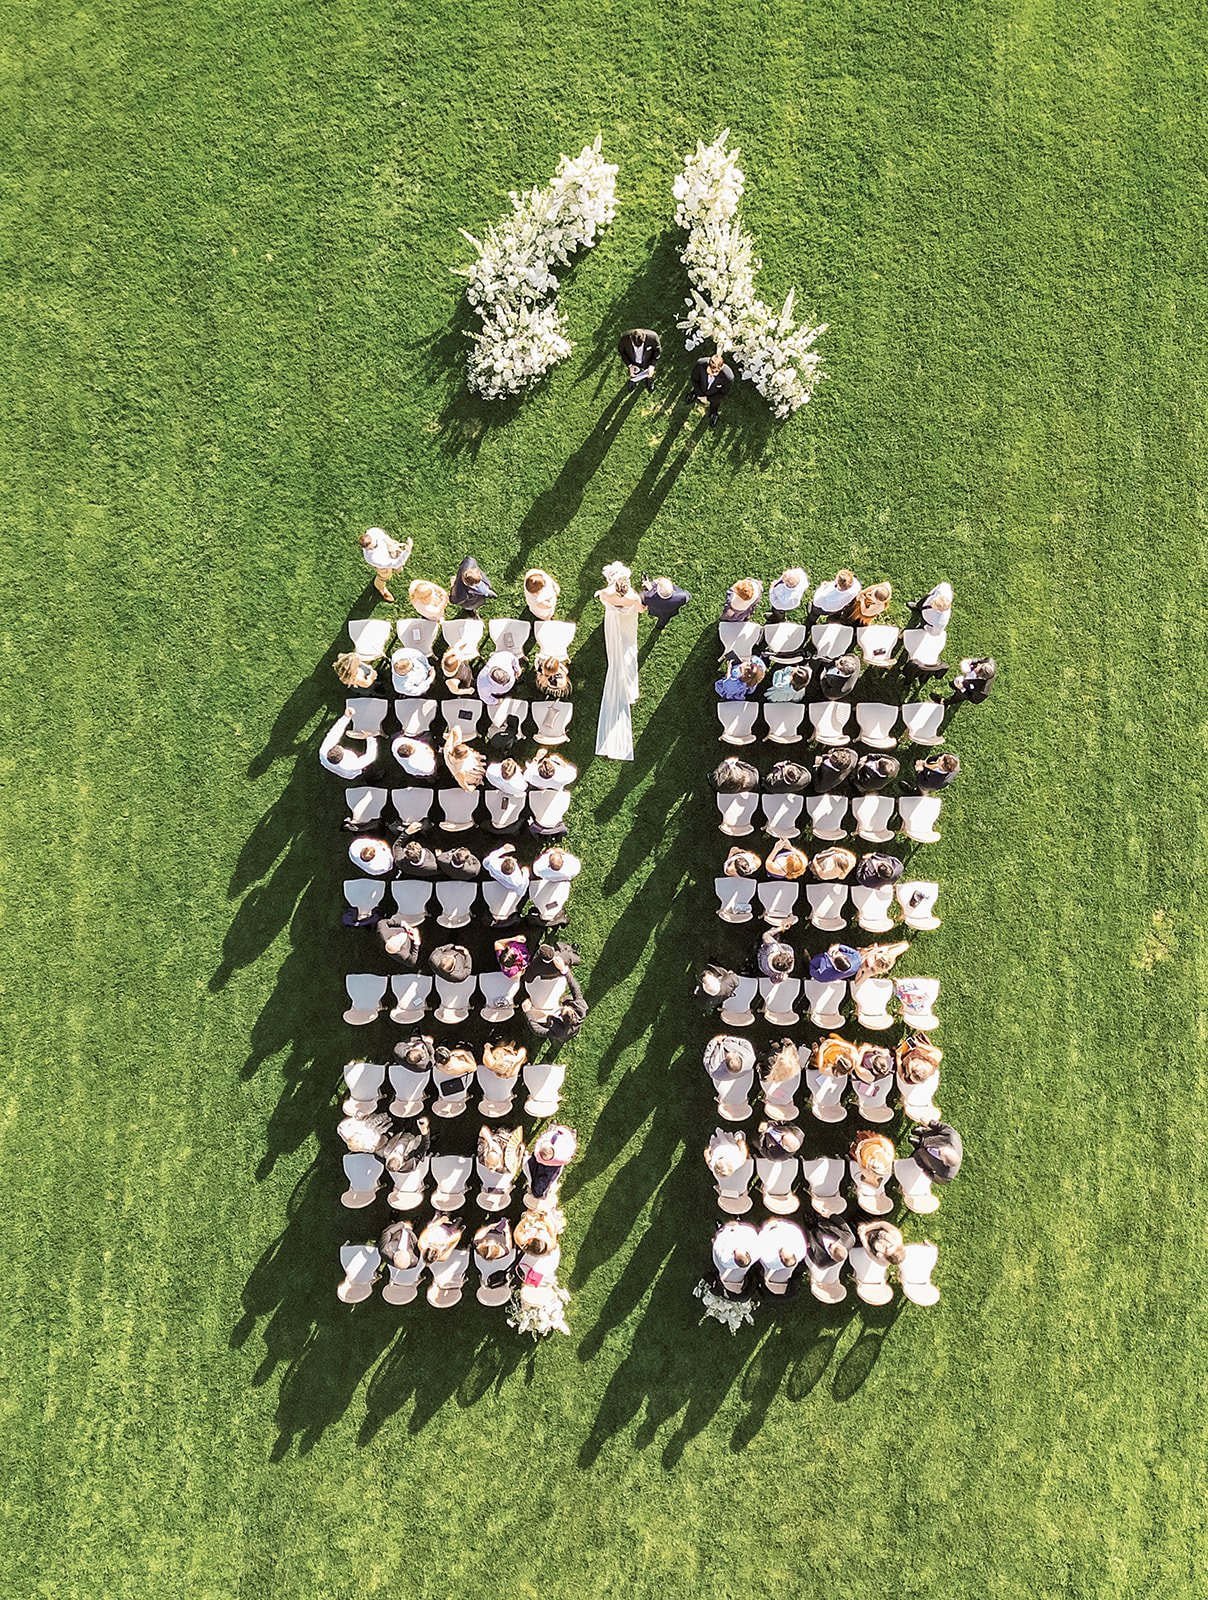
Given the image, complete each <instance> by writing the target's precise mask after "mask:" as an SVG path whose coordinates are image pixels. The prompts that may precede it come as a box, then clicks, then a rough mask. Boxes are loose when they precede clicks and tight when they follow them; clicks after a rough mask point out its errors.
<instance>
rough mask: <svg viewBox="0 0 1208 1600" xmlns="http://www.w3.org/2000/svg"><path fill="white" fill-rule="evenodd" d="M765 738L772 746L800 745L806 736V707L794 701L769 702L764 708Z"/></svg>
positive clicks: (766, 702)
mask: <svg viewBox="0 0 1208 1600" xmlns="http://www.w3.org/2000/svg"><path fill="white" fill-rule="evenodd" d="M763 721H764V727H765V729H766V732H765V734H764V737H765V738H766V739H767V740H768V741H769V743H771V744H800V743H801V741H802V739H804V737H805V735H804V733H803V732H802V723H803V722H804V721H805V706H804V705H802V704H799V703H797V702H795V701H792V700H768V701H765V703H764V707H763Z"/></svg>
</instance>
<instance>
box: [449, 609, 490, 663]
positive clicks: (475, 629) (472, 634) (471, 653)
mask: <svg viewBox="0 0 1208 1600" xmlns="http://www.w3.org/2000/svg"><path fill="white" fill-rule="evenodd" d="M440 628H441V632H442V633H443V634H444V636H445V646H446V648H447V649H449V650H456V651H457V654H458V655H459V656H460V657H461V659H462V660H463V661H473V659H474V657H475V656H476V655H477V654H478V653H479V651H480V649H481V647H482V636H483V634H484V633H485V632H486V628H487V625H486V623H485V622H484V621H483V620H482V618H481V617H456V618H453V619H450V618H449V617H446V618H445V620H444V621H443V622H442V623H441V625H440Z"/></svg>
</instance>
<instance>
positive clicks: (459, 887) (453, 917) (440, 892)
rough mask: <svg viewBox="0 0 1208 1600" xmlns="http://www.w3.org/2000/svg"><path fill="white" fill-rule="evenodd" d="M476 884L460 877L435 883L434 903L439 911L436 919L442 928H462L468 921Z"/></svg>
mask: <svg viewBox="0 0 1208 1600" xmlns="http://www.w3.org/2000/svg"><path fill="white" fill-rule="evenodd" d="M477 897H478V885H477V884H476V883H474V882H472V881H471V882H466V881H465V880H463V879H461V878H453V879H447V880H445V881H444V882H442V883H438V884H437V885H436V903H437V905H438V906H439V907H440V913H439V915H438V916H437V918H436V920H437V922H438V923H439V924H440V926H441V927H442V928H464V927H465V926H466V924H467V923H468V922H469V921H470V918H471V915H472V914H473V910H474V901H475V900H476V899H477Z"/></svg>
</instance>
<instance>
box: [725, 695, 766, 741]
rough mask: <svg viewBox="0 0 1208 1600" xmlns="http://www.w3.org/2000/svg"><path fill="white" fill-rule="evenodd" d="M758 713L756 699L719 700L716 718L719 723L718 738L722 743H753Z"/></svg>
mask: <svg viewBox="0 0 1208 1600" xmlns="http://www.w3.org/2000/svg"><path fill="white" fill-rule="evenodd" d="M758 715H759V702H758V701H757V700H719V701H718V702H717V720H718V722H719V723H720V724H721V733H720V734H719V735H718V738H719V739H720V740H721V742H722V744H754V743H755V719H756V717H757V716H758Z"/></svg>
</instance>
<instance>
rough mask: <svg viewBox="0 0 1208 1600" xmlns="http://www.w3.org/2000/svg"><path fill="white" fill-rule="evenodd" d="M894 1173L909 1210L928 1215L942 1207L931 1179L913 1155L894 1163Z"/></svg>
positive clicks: (922, 1215)
mask: <svg viewBox="0 0 1208 1600" xmlns="http://www.w3.org/2000/svg"><path fill="white" fill-rule="evenodd" d="M893 1175H894V1177H895V1178H896V1179H897V1184H898V1188H899V1189H900V1190H901V1191H902V1203H903V1204H904V1205H905V1207H906V1209H907V1211H916V1212H917V1213H918V1214H919V1216H921V1217H928V1216H930V1215H931V1213H932V1212H933V1211H938V1210H939V1208H940V1197H939V1195H938V1194H936V1192H935V1190H934V1189H933V1188H932V1186H931V1179H930V1178H929V1177H928V1176H927V1174H926V1173H925V1172H924V1171H923V1169H922V1167H920V1166H919V1164H918V1162H917V1161H916V1160H915V1158H914V1157H913V1156H906V1157H904V1158H903V1159H902V1160H901V1161H895V1162H894V1164H893Z"/></svg>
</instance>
